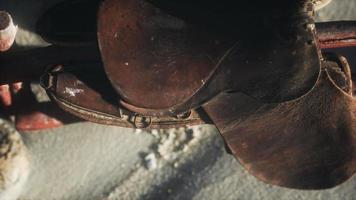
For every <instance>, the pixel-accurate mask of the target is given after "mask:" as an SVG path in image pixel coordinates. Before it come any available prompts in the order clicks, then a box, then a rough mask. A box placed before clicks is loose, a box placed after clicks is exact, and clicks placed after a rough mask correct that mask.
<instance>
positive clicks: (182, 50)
mask: <svg viewBox="0 0 356 200" xmlns="http://www.w3.org/2000/svg"><path fill="white" fill-rule="evenodd" d="M86 2H87V1H83V0H79V1H72V2H71V3H70V4H68V3H67V4H66V3H64V4H60V5H59V6H57V7H54V8H52V9H50V10H49V11H48V12H47V13H46V14H45V15H44V17H43V18H42V20H41V21H40V23H39V32H40V33H42V35H44V38H45V39H47V40H48V41H50V42H52V43H57V44H58V45H64V46H71V45H79V44H81V43H96V42H97V43H98V46H99V50H100V54H101V61H99V62H88V63H85V62H80V63H76V62H65V63H58V64H57V65H54V66H50V67H49V68H48V70H47V72H46V73H45V74H44V75H43V76H42V77H41V84H42V86H43V87H44V88H45V89H46V90H47V92H48V94H49V96H50V97H51V98H52V100H54V101H55V102H57V103H58V105H59V106H60V107H61V108H63V109H64V110H66V111H68V112H70V113H72V114H74V115H76V116H79V117H81V118H84V119H86V120H89V121H92V122H96V123H102V124H108V125H117V126H123V127H132V128H172V127H178V126H185V125H198V124H204V123H209V124H214V125H215V126H216V127H217V128H218V130H219V131H220V133H221V135H222V136H223V138H224V140H225V142H226V144H227V147H228V148H229V149H230V150H231V152H232V154H233V155H234V156H235V157H236V158H237V159H238V160H239V161H240V163H241V164H242V165H243V166H244V167H245V168H246V169H247V170H248V171H249V172H250V173H251V174H253V175H255V176H256V177H258V178H259V179H261V180H262V181H264V182H266V183H270V184H275V185H280V186H284V187H291V188H300V189H322V188H329V187H333V186H335V185H337V184H340V183H342V182H344V181H346V180H347V179H348V178H349V177H351V176H352V175H353V174H354V173H355V170H356V163H355V161H356V159H355V156H356V154H355V144H356V139H355V137H356V135H355V134H356V123H355V122H356V121H355V114H356V108H355V106H356V102H355V99H354V97H353V96H352V77H351V72H350V67H349V66H348V64H347V61H346V60H345V58H343V57H340V56H335V55H329V54H325V55H322V54H321V51H320V48H319V47H318V42H317V38H316V34H315V31H316V30H315V25H314V21H313V14H314V9H313V5H312V3H311V2H309V1H308V0H295V1H285V0H283V1H282V0H275V1H268V2H258V3H251V2H246V1H239V4H238V6H236V5H235V4H236V2H233V1H228V0H226V1H225V2H224V3H217V2H214V1H188V0H180V1H178V0H173V1H165V0H104V1H102V2H96V1H91V5H92V7H91V8H92V11H91V12H90V13H91V16H92V17H91V18H89V19H91V20H94V19H97V26H96V27H94V28H93V27H90V28H88V30H89V31H88V30H86V31H84V32H85V33H86V35H85V37H81V34H76V35H75V34H74V35H71V36H72V37H66V36H63V35H60V34H59V33H61V32H60V31H58V30H57V31H53V30H52V29H53V28H58V27H57V26H55V25H53V24H55V21H56V20H58V19H56V18H55V17H56V16H58V15H59V14H58V13H60V12H61V11H65V12H69V11H68V10H70V7H72V8H76V9H78V8H80V6H84V5H87V4H86ZM68 5H71V6H68ZM73 5H74V6H73ZM66 6H68V7H66ZM84 7H85V6H84ZM84 7H83V8H84ZM96 10H97V12H93V11H96ZM73 13H75V12H73ZM93 13H94V14H93ZM93 16H94V17H93ZM76 20H78V19H76ZM76 20H73V22H72V23H73V24H74V25H73V26H72V28H73V29H77V28H81V27H77V26H75V23H76ZM80 20H82V19H80ZM89 22H90V23H89V24H92V23H94V22H92V21H90V20H89ZM68 23H69V22H68ZM49 26H51V27H49ZM84 27H85V26H84ZM59 28H60V27H59ZM64 29H65V28H64ZM93 30H94V31H93ZM79 32H80V31H79ZM51 33H56V34H57V35H53V34H52V35H51ZM73 33H78V32H75V31H73ZM93 33H94V34H93ZM63 38H64V40H63V41H59V40H61V39H63Z"/></svg>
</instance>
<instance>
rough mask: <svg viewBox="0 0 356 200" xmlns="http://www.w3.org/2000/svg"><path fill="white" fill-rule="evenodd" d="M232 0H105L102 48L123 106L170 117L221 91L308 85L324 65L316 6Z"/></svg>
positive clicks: (273, 92)
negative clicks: (315, 19)
mask: <svg viewBox="0 0 356 200" xmlns="http://www.w3.org/2000/svg"><path fill="white" fill-rule="evenodd" d="M264 4H266V3H263V5H264ZM222 5H224V6H222ZM229 5H231V7H229ZM233 5H234V4H233V3H232V2H230V1H226V2H225V1H224V2H223V3H221V4H220V3H219V4H218V3H216V2H214V1H206V2H205V1H204V4H203V3H202V2H200V1H196V2H190V1H170V2H169V3H168V2H163V1H145V0H130V1H123V0H106V1H104V2H103V3H102V4H101V6H100V10H99V13H98V40H99V46H100V50H101V55H102V59H103V63H104V68H105V71H106V73H107V76H108V78H109V79H110V81H111V83H112V85H113V87H114V89H115V90H116V91H117V92H118V93H119V94H120V96H121V97H122V99H123V100H124V101H125V104H123V105H124V106H125V107H127V108H128V109H131V110H133V111H136V112H140V113H149V114H151V115H167V114H177V113H180V112H185V111H187V110H189V109H191V108H195V107H198V106H199V105H201V104H202V103H203V102H205V101H208V100H209V99H210V98H212V97H214V96H215V95H217V94H218V93H220V92H222V91H224V90H239V91H242V92H245V93H247V94H249V95H250V96H253V97H255V98H258V99H261V100H263V101H266V102H276V101H285V100H290V99H293V98H297V97H299V96H301V95H303V94H305V93H306V92H307V91H309V90H310V89H311V88H312V87H313V86H314V84H315V82H316V79H317V76H318V74H319V68H320V63H319V57H320V55H319V52H318V49H317V47H316V44H315V42H314V41H315V36H314V26H313V20H312V14H313V7H312V5H311V4H309V5H307V6H306V5H305V6H304V5H303V4H302V3H296V2H295V3H291V4H286V3H285V2H284V1H272V2H271V3H268V4H266V6H267V7H263V6H261V5H259V7H254V6H256V5H255V3H241V5H240V6H239V7H236V6H235V7H233ZM232 8H236V10H234V9H232ZM252 8H253V9H252ZM243 15H244V16H245V17H244V18H239V16H243ZM235 19H236V20H235ZM237 19H238V20H237ZM260 33H263V34H260ZM158 96H159V97H160V98H157V97H158Z"/></svg>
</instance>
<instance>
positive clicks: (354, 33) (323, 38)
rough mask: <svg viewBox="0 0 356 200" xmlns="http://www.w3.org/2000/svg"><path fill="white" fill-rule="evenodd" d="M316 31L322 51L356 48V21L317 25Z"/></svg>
mask: <svg viewBox="0 0 356 200" xmlns="http://www.w3.org/2000/svg"><path fill="white" fill-rule="evenodd" d="M316 30H317V35H318V38H319V44H320V48H322V49H330V48H341V47H352V46H354V47H355V46H356V21H338V22H322V23H317V24H316Z"/></svg>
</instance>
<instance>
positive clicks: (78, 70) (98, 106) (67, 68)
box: [42, 63, 209, 128]
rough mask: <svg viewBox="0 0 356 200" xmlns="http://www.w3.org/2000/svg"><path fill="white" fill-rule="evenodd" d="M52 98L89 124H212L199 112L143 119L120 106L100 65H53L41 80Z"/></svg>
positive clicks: (156, 126)
mask: <svg viewBox="0 0 356 200" xmlns="http://www.w3.org/2000/svg"><path fill="white" fill-rule="evenodd" d="M42 85H43V86H44V87H46V88H47V92H48V93H49V95H50V97H51V99H52V100H53V101H55V102H56V103H57V104H58V105H59V106H60V107H61V108H63V109H64V110H66V111H68V112H70V113H72V114H74V115H76V116H78V117H80V118H83V119H86V120H88V121H92V122H96V123H100V124H106V125H116V126H121V127H129V128H175V127H177V128H178V127H182V126H186V125H199V124H205V123H209V120H208V119H207V117H206V116H204V113H203V112H201V111H200V112H199V110H197V111H195V110H193V111H191V112H188V113H185V114H182V115H179V116H163V117H154V116H144V115H140V114H138V113H134V112H130V111H128V110H127V109H125V108H123V107H121V106H118V102H119V101H120V97H119V96H118V95H117V94H116V93H115V91H114V90H113V88H112V86H111V85H110V83H109V81H108V80H107V78H106V76H105V73H104V71H103V68H102V66H101V65H100V63H80V64H79V63H77V64H67V65H64V66H54V67H52V68H50V69H49V71H48V73H47V74H45V75H44V76H43V77H42Z"/></svg>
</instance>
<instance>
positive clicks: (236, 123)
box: [204, 61, 356, 189]
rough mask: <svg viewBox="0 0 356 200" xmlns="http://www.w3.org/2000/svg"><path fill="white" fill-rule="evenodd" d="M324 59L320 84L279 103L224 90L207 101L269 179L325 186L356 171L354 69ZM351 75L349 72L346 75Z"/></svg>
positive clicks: (244, 159) (236, 145) (242, 153)
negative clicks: (352, 75)
mask: <svg viewBox="0 0 356 200" xmlns="http://www.w3.org/2000/svg"><path fill="white" fill-rule="evenodd" d="M341 62H343V63H344V67H345V68H344V69H343V73H339V72H341V71H342V70H340V69H338V70H337V71H335V68H331V67H327V66H335V65H336V66H338V64H336V63H335V62H327V63H325V65H324V66H325V68H323V70H322V73H321V74H320V77H319V80H318V82H317V84H316V85H315V87H314V88H313V89H312V91H310V92H309V93H307V94H306V95H304V96H302V97H300V98H297V99H295V100H292V101H287V102H284V103H280V104H264V103H261V102H256V101H254V100H253V99H251V98H249V97H246V96H244V95H241V94H239V93H230V94H229V93H224V94H221V95H219V96H218V97H216V98H215V99H213V100H212V101H210V102H208V103H207V104H206V105H204V109H205V110H206V112H207V114H208V115H209V116H210V118H211V119H212V121H213V122H214V123H215V125H216V126H217V127H218V129H219V131H220V133H221V134H222V136H223V138H224V140H225V141H226V143H227V145H228V147H229V148H230V149H231V151H232V153H233V154H234V155H235V157H236V158H237V159H238V160H239V161H240V163H241V164H242V165H243V166H244V167H245V168H246V169H247V170H248V171H249V172H250V173H252V174H253V175H255V176H256V177H258V178H259V179H261V180H263V181H264V182H267V183H270V184H274V185H280V186H285V187H291V188H300V189H323V188H329V187H333V186H335V185H337V184H340V183H342V182H344V181H345V180H347V179H348V178H350V177H351V176H352V175H353V174H354V173H355V171H356V160H355V159H356V154H355V145H356V123H355V119H356V118H355V117H356V116H355V114H356V107H355V106H356V101H355V99H354V97H353V96H352V89H351V84H352V81H351V74H350V71H349V68H348V66H347V64H346V63H345V61H341ZM345 77H347V78H345ZM341 87H342V88H343V89H342V88H341Z"/></svg>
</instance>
